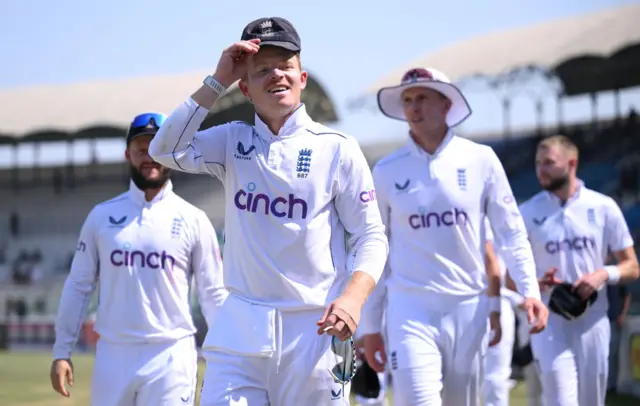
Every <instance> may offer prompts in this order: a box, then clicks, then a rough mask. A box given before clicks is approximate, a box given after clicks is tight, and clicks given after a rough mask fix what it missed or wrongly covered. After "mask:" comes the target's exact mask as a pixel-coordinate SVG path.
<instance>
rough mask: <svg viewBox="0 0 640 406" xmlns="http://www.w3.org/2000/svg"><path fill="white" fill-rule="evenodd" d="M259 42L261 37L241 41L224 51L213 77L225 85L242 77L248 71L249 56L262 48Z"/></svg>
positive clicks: (227, 85) (229, 84)
mask: <svg viewBox="0 0 640 406" xmlns="http://www.w3.org/2000/svg"><path fill="white" fill-rule="evenodd" d="M259 43H260V40H259V39H251V40H249V41H239V42H236V43H235V44H233V45H231V46H230V47H229V48H227V49H225V50H224V51H222V55H221V56H220V60H219V61H218V66H217V67H216V71H215V73H214V74H213V77H214V78H216V80H217V81H218V82H220V84H222V85H223V86H225V87H229V86H231V84H233V83H234V82H235V81H236V80H238V79H240V78H242V77H243V76H244V75H245V74H246V73H247V59H248V56H249V55H252V54H255V53H257V52H258V51H259V50H260V45H258V44H259Z"/></svg>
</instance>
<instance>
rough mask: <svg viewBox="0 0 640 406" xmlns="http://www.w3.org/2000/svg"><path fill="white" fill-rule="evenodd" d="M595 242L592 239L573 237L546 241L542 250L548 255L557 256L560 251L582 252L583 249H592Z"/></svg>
mask: <svg viewBox="0 0 640 406" xmlns="http://www.w3.org/2000/svg"><path fill="white" fill-rule="evenodd" d="M595 247H596V240H595V239H594V238H593V237H580V236H578V237H573V238H565V239H563V240H557V241H547V243H546V244H545V245H544V249H545V250H546V251H547V252H548V253H549V254H557V253H559V252H561V251H582V250H584V249H594V248H595Z"/></svg>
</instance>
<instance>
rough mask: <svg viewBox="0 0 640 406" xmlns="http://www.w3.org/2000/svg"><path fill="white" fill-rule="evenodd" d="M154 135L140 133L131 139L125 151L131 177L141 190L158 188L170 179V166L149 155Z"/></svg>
mask: <svg viewBox="0 0 640 406" xmlns="http://www.w3.org/2000/svg"><path fill="white" fill-rule="evenodd" d="M152 138H153V135H139V136H137V137H135V138H134V139H132V140H131V142H130V143H129V145H128V146H127V149H126V151H125V158H126V159H127V162H129V165H130V168H129V169H130V172H131V178H132V180H133V182H134V183H135V184H136V186H138V187H139V188H140V189H141V190H147V189H158V188H160V187H162V185H164V184H165V182H166V181H167V179H169V168H167V167H164V166H162V165H160V164H159V163H157V162H155V161H154V160H153V159H152V158H151V156H149V144H150V143H151V139H152Z"/></svg>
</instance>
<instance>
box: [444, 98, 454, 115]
mask: <svg viewBox="0 0 640 406" xmlns="http://www.w3.org/2000/svg"><path fill="white" fill-rule="evenodd" d="M452 105H453V103H451V100H449V99H448V98H446V99H444V114H449V110H451V106H452Z"/></svg>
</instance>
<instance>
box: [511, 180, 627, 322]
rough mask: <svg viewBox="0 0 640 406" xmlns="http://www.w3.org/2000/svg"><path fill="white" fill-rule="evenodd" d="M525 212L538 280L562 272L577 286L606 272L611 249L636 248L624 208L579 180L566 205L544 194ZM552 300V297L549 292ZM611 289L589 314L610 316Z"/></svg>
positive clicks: (603, 292)
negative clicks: (585, 277)
mask: <svg viewBox="0 0 640 406" xmlns="http://www.w3.org/2000/svg"><path fill="white" fill-rule="evenodd" d="M520 211H521V212H522V216H523V217H524V220H525V223H526V225H527V230H528V233H529V240H530V241H531V246H532V248H533V253H534V257H535V260H536V268H537V273H538V277H539V278H541V277H542V276H543V275H544V273H545V272H546V271H548V270H549V269H551V268H557V269H558V270H557V273H556V276H557V277H558V278H559V279H561V280H563V281H567V282H575V281H577V280H578V279H580V277H581V276H582V275H584V274H587V273H591V272H593V271H595V270H597V269H601V268H603V267H604V266H605V265H606V264H605V262H606V258H607V254H608V253H609V251H611V252H617V251H621V250H623V249H625V248H628V247H632V246H633V238H632V237H631V233H630V232H629V227H628V226H627V222H626V221H625V219H624V216H623V214H622V211H621V210H620V207H619V206H618V204H617V203H616V202H615V201H614V200H613V199H612V198H611V197H609V196H606V195H603V194H601V193H598V192H596V191H594V190H591V189H588V188H587V187H585V186H584V183H583V182H582V181H580V182H579V186H578V190H577V191H576V193H575V194H574V195H573V196H572V197H571V198H570V199H569V200H568V201H567V202H566V203H565V204H564V205H563V204H562V202H561V201H560V199H559V198H558V197H557V196H556V195H554V194H553V193H549V192H547V191H541V192H539V193H538V194H536V195H535V196H533V197H532V198H531V199H529V200H527V201H526V202H524V203H523V204H522V205H521V207H520ZM544 299H545V301H548V299H549V295H548V293H545V294H544ZM607 308H608V301H607V297H606V289H602V290H600V292H599V294H598V300H597V301H596V303H594V304H593V305H592V306H591V307H590V308H589V310H588V313H592V314H597V315H600V316H606V312H607Z"/></svg>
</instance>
